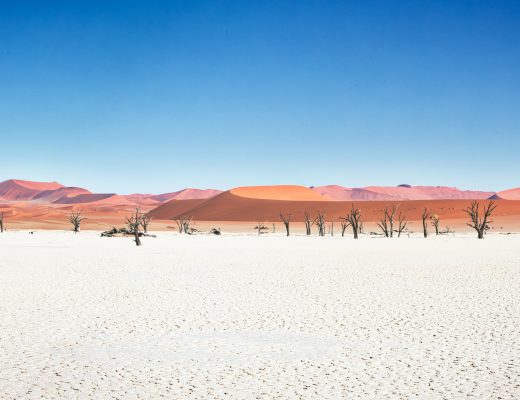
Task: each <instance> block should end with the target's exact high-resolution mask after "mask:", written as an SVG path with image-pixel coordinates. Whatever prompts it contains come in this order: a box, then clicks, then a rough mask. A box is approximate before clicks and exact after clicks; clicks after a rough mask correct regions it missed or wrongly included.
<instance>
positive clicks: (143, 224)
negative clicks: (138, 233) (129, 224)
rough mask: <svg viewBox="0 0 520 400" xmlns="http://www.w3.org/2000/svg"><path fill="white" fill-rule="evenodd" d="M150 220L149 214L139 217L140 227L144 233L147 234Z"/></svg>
mask: <svg viewBox="0 0 520 400" xmlns="http://www.w3.org/2000/svg"><path fill="white" fill-rule="evenodd" d="M151 220H152V216H151V215H149V214H143V216H142V217H141V227H142V228H143V231H144V233H148V225H149V224H150V221H151Z"/></svg>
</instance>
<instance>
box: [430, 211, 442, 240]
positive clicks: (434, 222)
mask: <svg viewBox="0 0 520 400" xmlns="http://www.w3.org/2000/svg"><path fill="white" fill-rule="evenodd" d="M431 220H432V225H433V228H434V229H435V235H438V234H439V223H440V222H441V220H440V218H439V216H438V215H437V214H433V215H432V216H431Z"/></svg>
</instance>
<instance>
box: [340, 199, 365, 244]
mask: <svg viewBox="0 0 520 400" xmlns="http://www.w3.org/2000/svg"><path fill="white" fill-rule="evenodd" d="M341 220H342V221H343V222H342V223H341V236H343V235H344V232H345V229H347V227H349V226H351V227H352V233H353V234H354V239H357V238H358V235H359V233H360V232H361V231H360V230H361V227H362V226H363V222H362V221H361V210H360V209H359V208H356V207H354V204H352V208H351V210H350V212H349V213H348V214H347V216H346V217H344V218H341Z"/></svg>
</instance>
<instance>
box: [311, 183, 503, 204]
mask: <svg viewBox="0 0 520 400" xmlns="http://www.w3.org/2000/svg"><path fill="white" fill-rule="evenodd" d="M312 190H314V191H316V192H318V193H320V194H322V195H323V196H326V197H328V198H329V199H331V200H336V201H355V200H363V201H389V200H457V199H471V200H481V199H488V198H490V197H491V196H493V195H494V194H495V193H494V192H483V191H475V190H459V189H457V188H453V187H446V186H411V185H399V186H395V187H388V186H367V187H364V188H346V187H343V186H336V185H330V186H318V187H312Z"/></svg>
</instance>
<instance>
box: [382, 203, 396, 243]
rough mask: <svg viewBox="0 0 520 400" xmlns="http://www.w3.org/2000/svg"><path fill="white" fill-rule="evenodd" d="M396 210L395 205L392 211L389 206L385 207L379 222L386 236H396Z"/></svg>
mask: <svg viewBox="0 0 520 400" xmlns="http://www.w3.org/2000/svg"><path fill="white" fill-rule="evenodd" d="M396 211H397V207H396V206H393V207H392V210H391V211H389V210H388V208H385V210H384V212H383V218H381V219H380V220H379V222H378V223H377V225H378V226H379V227H380V228H381V230H382V231H383V234H384V235H385V236H386V237H394V218H395V213H396Z"/></svg>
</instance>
